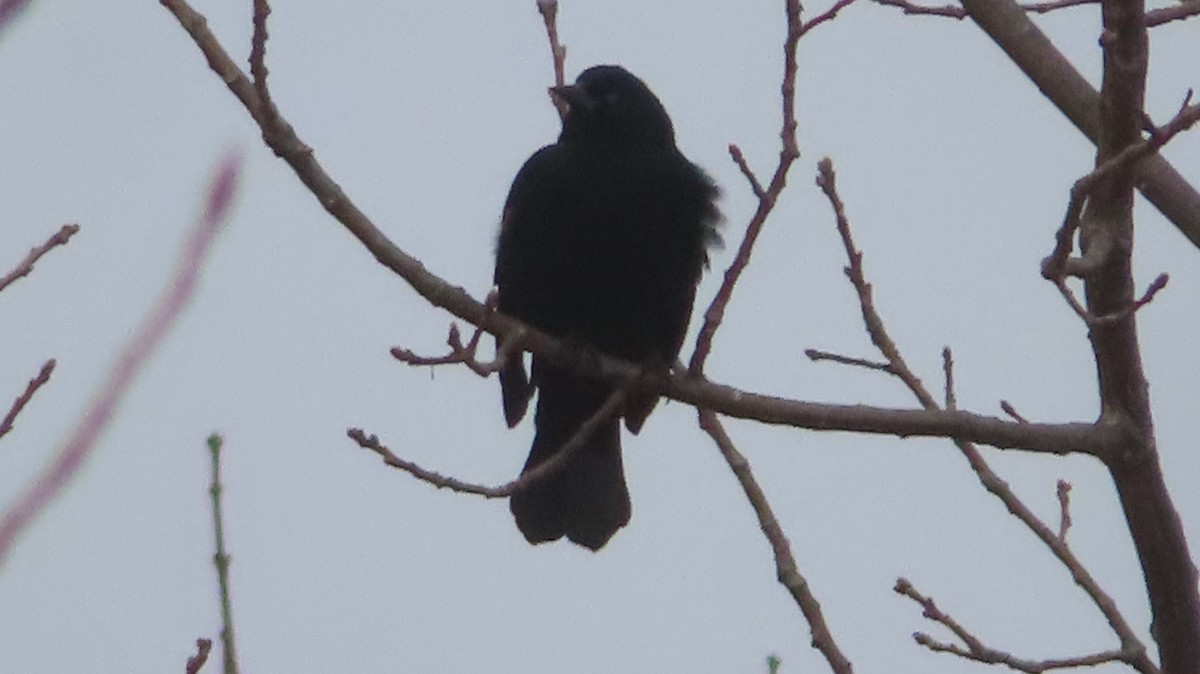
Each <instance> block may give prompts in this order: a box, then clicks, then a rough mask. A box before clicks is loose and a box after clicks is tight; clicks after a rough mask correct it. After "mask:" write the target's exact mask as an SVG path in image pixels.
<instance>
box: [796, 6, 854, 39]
mask: <svg viewBox="0 0 1200 674" xmlns="http://www.w3.org/2000/svg"><path fill="white" fill-rule="evenodd" d="M852 4H854V0H838V1H837V2H835V3H834V4H833V6H832V7H830V8H829V9H828V10H826V11H824V12H822V13H821V14H818V15H816V16H814V17H813V18H811V19H809V20H808V21H805V22H804V25H802V26H800V37H803V36H804V34H805V33H807V32H808V31H810V30H812V29H813V28H816V27H817V26H819V25H821V24H823V23H825V22H827V21H832V20H833V19H835V18H837V15H838V12H840V11H842V10H843V9H846V8H847V7H849V6H850V5H852Z"/></svg>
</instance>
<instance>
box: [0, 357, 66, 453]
mask: <svg viewBox="0 0 1200 674" xmlns="http://www.w3.org/2000/svg"><path fill="white" fill-rule="evenodd" d="M55 364H56V361H55V360H54V359H53V358H51V359H50V360H48V361H46V362H45V363H42V369H41V370H39V371H38V373H37V376H36V377H34V378H33V379H30V380H29V384H28V385H27V386H26V387H25V392H24V393H22V394H21V395H19V396H17V399H16V400H14V401H13V404H12V407H10V408H8V414H5V415H4V419H3V420H2V421H0V438H3V437H4V436H5V435H7V434H8V432H9V431H11V430H12V428H13V423H14V422H15V421H16V419H17V415H18V414H20V413H21V410H23V409H25V406H26V405H28V404H29V401H30V400H32V399H33V394H35V393H37V391H38V389H40V388H41V387H43V386H45V385H46V382H48V381H50V373H52V372H54V366H55Z"/></svg>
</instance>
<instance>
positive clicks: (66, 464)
mask: <svg viewBox="0 0 1200 674" xmlns="http://www.w3.org/2000/svg"><path fill="white" fill-rule="evenodd" d="M240 171H241V158H240V157H238V156H236V155H232V154H231V155H229V156H227V157H226V158H225V159H224V160H222V161H221V162H220V163H219V164H218V165H217V169H216V171H215V175H214V177H213V179H212V182H211V183H210V185H209V188H208V194H207V197H206V200H205V205H204V213H203V214H202V215H201V217H200V219H199V222H197V223H196V225H195V226H194V227H193V228H192V231H191V232H190V233H189V235H188V239H187V241H186V243H185V244H184V247H183V250H182V252H181V254H180V258H179V262H178V265H177V266H176V269H175V274H174V276H173V277H172V278H171V280H170V281H169V282H168V283H167V284H166V286H165V287H164V289H163V292H162V295H161V296H160V297H159V299H158V302H157V303H156V304H155V305H154V307H153V308H152V309H151V310H150V313H149V314H147V316H146V318H145V319H144V320H143V321H142V324H141V325H140V326H139V327H138V329H137V332H136V333H134V336H133V338H132V339H131V340H130V341H129V342H128V343H127V344H126V345H125V348H124V349H123V350H122V351H121V353H120V355H119V356H118V357H117V359H116V361H114V362H113V364H112V367H111V369H110V371H109V374H108V377H107V379H106V380H105V381H104V383H103V384H102V385H101V386H100V388H99V389H98V390H97V392H96V394H95V395H94V397H93V398H92V401H91V402H90V403H89V404H88V406H87V409H86V410H84V412H83V414H81V415H80V417H79V419H80V421H79V423H78V424H76V426H75V428H74V429H73V430H72V431H71V434H70V436H69V437H68V438H67V439H66V440H65V441H64V442H63V444H62V445H60V446H59V448H58V450H57V451H56V452H55V458H54V460H53V461H52V462H51V463H50V465H48V466H47V467H46V468H45V469H44V470H43V471H42V473H41V474H40V475H39V476H38V477H37V478H36V479H35V480H33V482H31V483H30V486H29V487H28V488H27V489H26V490H25V492H24V493H22V494H21V495H20V496H19V497H18V498H17V501H16V503H15V504H14V505H13V506H12V507H11V508H9V510H8V511H7V512H5V513H4V517H3V518H2V519H0V566H2V565H3V563H4V561H5V560H6V559H7V557H8V553H9V552H10V551H11V550H12V546H13V544H14V543H15V542H16V540H17V536H18V535H19V534H20V533H21V532H22V531H24V530H25V528H26V527H28V526H29V524H30V523H31V522H32V521H33V520H34V518H35V517H36V516H37V515H38V514H40V513H41V512H42V510H43V509H44V508H45V507H46V505H47V504H48V503H50V501H51V500H53V499H54V497H55V496H57V495H58V494H59V493H60V492H61V491H62V489H63V487H64V486H66V484H67V482H68V481H70V479H71V478H72V477H74V476H75V474H76V473H77V472H78V471H79V467H80V466H81V465H83V462H84V460H85V459H86V458H87V457H88V456H89V455H90V454H91V450H92V448H93V447H94V446H95V444H96V439H97V438H98V437H99V436H100V433H101V431H103V430H104V428H105V427H106V426H107V425H108V422H109V420H111V419H112V416H113V414H114V413H115V412H116V409H117V405H118V404H119V403H120V402H121V399H122V398H123V397H124V396H125V394H126V393H127V392H128V390H129V388H130V384H131V383H132V382H133V380H134V378H135V377H136V376H137V374H138V373H139V372H141V370H142V368H143V367H144V366H145V364H146V362H147V361H148V360H149V358H150V356H151V354H153V353H154V351H155V350H156V349H157V348H158V346H159V344H161V343H162V340H163V337H165V336H166V334H167V332H168V331H169V330H170V328H171V326H173V325H174V324H175V322H176V320H177V319H178V318H179V315H180V314H181V313H182V311H183V309H184V307H185V306H187V303H188V301H189V300H190V299H191V297H192V294H193V293H194V291H195V289H196V282H197V280H198V279H199V276H200V270H201V269H202V267H203V264H204V260H205V259H206V257H207V254H208V252H209V250H210V249H211V247H212V243H213V241H214V240H215V238H216V235H217V233H218V232H219V231H220V230H221V226H222V225H223V224H224V223H225V221H226V220H227V218H228V215H229V211H230V208H231V206H232V203H233V196H234V192H235V189H236V187H237V183H238V175H239V174H240Z"/></svg>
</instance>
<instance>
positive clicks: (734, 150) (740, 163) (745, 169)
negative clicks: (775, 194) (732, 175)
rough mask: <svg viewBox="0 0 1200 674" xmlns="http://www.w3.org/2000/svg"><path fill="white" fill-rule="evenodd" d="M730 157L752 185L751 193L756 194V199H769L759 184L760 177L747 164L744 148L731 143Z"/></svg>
mask: <svg viewBox="0 0 1200 674" xmlns="http://www.w3.org/2000/svg"><path fill="white" fill-rule="evenodd" d="M729 156H730V157H732V158H733V163H735V164H737V167H738V169H739V170H741V172H742V175H744V176H746V180H747V181H748V182H749V183H750V191H751V192H753V193H754V196H755V198H757V199H765V198H767V193H766V190H764V189H763V186H762V183H760V182H758V176H756V175H754V171H753V170H751V168H750V165H749V164H747V163H746V155H744V154H742V148H740V147H738V146H737V145H735V144H733V143H730V144H729Z"/></svg>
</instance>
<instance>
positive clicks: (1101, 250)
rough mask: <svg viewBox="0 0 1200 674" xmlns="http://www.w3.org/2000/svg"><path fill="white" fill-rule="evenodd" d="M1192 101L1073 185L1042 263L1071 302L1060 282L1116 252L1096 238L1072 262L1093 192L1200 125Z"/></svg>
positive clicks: (1188, 96)
mask: <svg viewBox="0 0 1200 674" xmlns="http://www.w3.org/2000/svg"><path fill="white" fill-rule="evenodd" d="M1191 99H1192V91H1191V90H1190V89H1189V90H1188V92H1187V94H1186V96H1185V97H1184V100H1183V103H1182V104H1181V105H1180V107H1179V112H1178V113H1176V115H1175V116H1174V117H1173V118H1172V119H1171V121H1169V122H1167V123H1166V124H1164V125H1163V126H1161V127H1158V128H1157V130H1156V132H1155V133H1153V134H1151V136H1150V137H1149V138H1147V139H1146V140H1144V141H1142V142H1140V143H1134V144H1132V145H1130V146H1128V147H1126V148H1125V149H1124V150H1122V151H1121V152H1119V153H1118V154H1117V155H1115V156H1114V157H1112V158H1111V159H1108V160H1107V161H1105V162H1103V163H1102V164H1100V165H1099V166H1097V167H1096V168H1095V169H1093V170H1092V171H1091V172H1090V173H1088V174H1087V175H1085V176H1083V177H1082V178H1080V179H1079V180H1076V181H1075V184H1074V185H1072V186H1071V192H1070V199H1069V200H1068V202H1067V211H1066V215H1065V216H1064V217H1063V223H1062V225H1061V226H1059V228H1058V230H1057V231H1056V232H1055V234H1054V250H1053V251H1052V252H1051V253H1050V255H1049V256H1047V257H1046V259H1044V260H1042V276H1043V277H1045V278H1046V279H1047V280H1050V281H1053V282H1055V283H1056V284H1059V292H1061V293H1063V296H1064V297H1065V298H1067V300H1068V302H1070V301H1071V299H1072V298H1071V297H1070V291H1069V290H1067V289H1066V288H1065V287H1063V286H1062V285H1061V283H1060V280H1061V279H1062V277H1064V276H1068V275H1070V276H1079V277H1083V276H1086V275H1087V274H1089V273H1090V272H1092V271H1094V270H1096V269H1099V268H1100V266H1101V265H1102V264H1103V263H1104V262H1105V261H1106V260H1107V258H1108V256H1109V255H1111V254H1112V253H1113V252H1114V250H1115V247H1114V246H1112V245H1111V242H1109V241H1107V240H1106V239H1096V238H1093V241H1092V242H1091V245H1090V246H1089V249H1088V251H1087V252H1086V253H1085V254H1084V257H1083V258H1079V259H1074V260H1072V259H1070V254H1071V251H1072V249H1073V248H1074V240H1075V232H1077V231H1078V230H1079V227H1080V224H1081V218H1082V216H1083V210H1084V206H1085V204H1086V203H1087V200H1088V197H1090V196H1091V194H1092V191H1093V190H1095V189H1096V187H1097V186H1098V185H1100V184H1101V182H1102V181H1104V180H1106V179H1107V178H1110V177H1112V176H1114V175H1116V174H1118V173H1121V172H1125V171H1131V170H1133V168H1134V167H1135V166H1136V165H1137V163H1138V162H1140V161H1142V160H1144V159H1146V158H1147V157H1149V156H1151V155H1153V154H1154V153H1156V152H1158V151H1159V150H1160V149H1161V148H1162V147H1163V146H1164V145H1166V144H1167V143H1168V142H1170V141H1171V139H1173V138H1175V136H1177V135H1179V134H1180V133H1182V132H1184V131H1186V130H1188V129H1190V128H1191V127H1193V126H1195V125H1196V124H1197V123H1198V122H1200V103H1197V104H1194V105H1189V103H1190V102H1191ZM1164 284H1165V282H1164ZM1156 292H1157V291H1156ZM1071 308H1072V310H1074V311H1075V313H1077V314H1080V316H1081V317H1082V318H1084V320H1087V316H1088V314H1087V312H1086V311H1085V312H1082V313H1081V312H1080V309H1079V308H1077V307H1076V306H1075V304H1072V306H1071Z"/></svg>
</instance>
